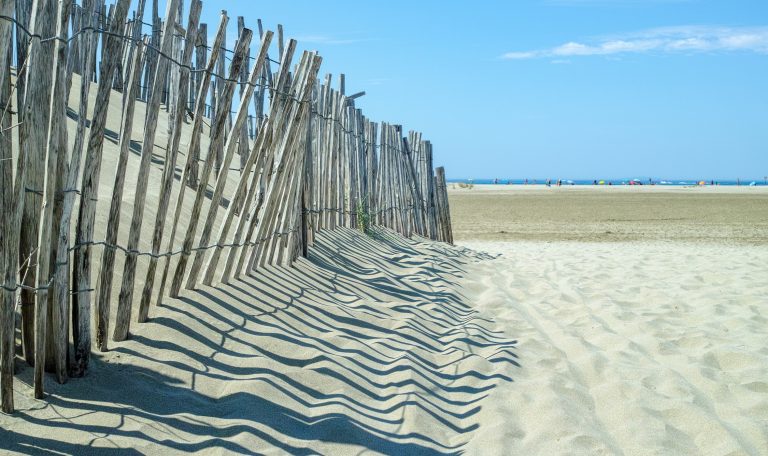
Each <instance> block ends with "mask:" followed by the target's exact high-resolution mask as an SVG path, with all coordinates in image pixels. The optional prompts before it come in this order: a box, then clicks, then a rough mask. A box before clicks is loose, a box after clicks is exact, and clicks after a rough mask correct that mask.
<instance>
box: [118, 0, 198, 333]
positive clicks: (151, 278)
mask: <svg viewBox="0 0 768 456" xmlns="http://www.w3.org/2000/svg"><path fill="white" fill-rule="evenodd" d="M202 8H203V3H202V2H201V1H200V0H192V4H191V5H190V11H189V25H188V26H187V37H186V45H185V47H184V55H183V58H182V63H183V64H184V65H186V66H189V65H190V63H191V62H192V51H193V50H194V44H195V35H197V24H198V22H199V20H200V12H201V10H202ZM188 86H189V69H187V68H184V67H182V71H181V74H180V75H179V87H178V93H179V94H182V93H186V92H187V89H188ZM175 108H176V117H175V123H174V125H173V133H172V134H171V138H170V139H169V141H168V148H167V151H166V154H165V169H164V170H163V177H162V181H161V182H162V184H161V188H160V201H159V202H158V205H157V213H156V217H155V228H154V230H153V234H152V256H151V257H150V258H149V267H148V268H147V278H146V279H145V280H144V289H143V291H142V294H141V302H140V303H139V317H138V321H139V322H144V321H146V320H147V317H148V315H149V301H150V299H151V298H152V288H153V287H154V283H155V270H156V269H157V261H158V257H157V255H158V254H159V253H160V247H161V246H162V242H163V230H164V228H165V221H166V217H167V215H166V212H167V211H168V204H169V203H170V200H171V189H172V188H173V179H174V177H175V175H176V159H177V157H178V153H179V143H180V142H181V135H182V119H183V118H184V112H185V109H186V107H185V106H184V104H182V103H179V104H177V105H176V106H175ZM181 186H182V187H184V186H186V185H185V184H184V181H183V176H182V181H181ZM169 250H170V249H169ZM115 331H116V332H117V328H115Z"/></svg>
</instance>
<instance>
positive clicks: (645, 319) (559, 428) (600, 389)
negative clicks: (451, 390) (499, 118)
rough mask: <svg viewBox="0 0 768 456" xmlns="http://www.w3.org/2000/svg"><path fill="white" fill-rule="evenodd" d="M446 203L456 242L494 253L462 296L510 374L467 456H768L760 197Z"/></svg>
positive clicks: (513, 191)
mask: <svg viewBox="0 0 768 456" xmlns="http://www.w3.org/2000/svg"><path fill="white" fill-rule="evenodd" d="M494 187H495V188H494ZM450 197H451V204H452V210H453V222H454V229H455V231H456V233H457V234H456V236H457V243H458V244H460V245H463V246H467V247H469V248H471V249H474V250H477V251H484V252H488V253H489V254H492V255H494V256H497V258H496V259H494V260H491V261H484V262H481V263H479V264H477V265H475V266H474V268H473V269H472V271H471V272H470V274H469V275H470V277H471V278H470V279H469V280H468V281H467V283H466V294H467V295H468V297H469V299H470V300H471V301H472V302H474V303H475V304H476V305H477V308H478V309H479V310H480V311H481V312H482V313H484V314H486V315H491V316H493V318H494V319H495V321H496V323H497V324H499V325H500V326H501V327H503V328H504V331H505V333H507V334H510V335H513V336H514V337H515V338H516V339H517V340H518V346H517V355H518V357H519V358H518V360H519V362H520V368H519V369H518V370H517V371H516V372H515V373H514V374H513V376H514V380H515V381H514V382H513V383H505V384H503V385H502V386H501V387H500V388H498V389H496V390H495V391H494V392H493V393H492V395H491V397H490V398H489V399H490V400H489V401H488V405H487V406H485V407H484V409H483V411H481V413H480V415H481V420H482V421H483V422H485V423H487V425H486V426H481V427H480V429H479V430H478V432H477V435H476V436H475V437H474V438H473V440H472V441H471V443H470V445H469V446H468V448H467V450H468V453H471V454H637V455H645V454H707V455H725V454H733V455H735V454H745V455H762V454H768V347H767V346H766V343H765V341H766V340H768V242H767V240H768V235H767V233H768V192H766V189H763V188H760V189H755V188H744V187H741V188H726V187H719V188H672V189H670V188H661V187H645V188H634V187H632V188H630V187H625V188H616V187H614V188H588V187H586V188H585V187H581V188H579V187H575V188H566V187H563V188H554V189H547V188H546V187H522V186H514V187H496V186H485V187H478V186H476V187H475V188H474V189H471V190H458V189H456V190H454V191H453V192H452V193H451V194H450ZM500 449H503V451H500ZM489 451H490V452H489Z"/></svg>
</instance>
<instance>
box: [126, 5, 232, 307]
mask: <svg viewBox="0 0 768 456" xmlns="http://www.w3.org/2000/svg"><path fill="white" fill-rule="evenodd" d="M228 20H229V18H227V15H226V14H224V13H222V15H221V21H220V22H219V31H218V32H217V33H216V38H215V39H214V46H213V48H212V50H211V56H210V59H209V61H208V66H207V67H205V71H204V72H202V73H199V74H201V75H202V79H201V81H200V86H199V87H198V89H197V99H198V100H201V102H198V103H197V104H196V105H195V114H194V118H193V122H192V133H191V135H190V136H191V138H190V142H189V147H188V149H187V150H190V151H192V150H197V151H198V156H199V152H200V135H201V133H202V130H203V120H204V115H205V109H206V106H205V96H206V94H207V93H208V89H209V87H210V85H211V79H212V75H213V69H214V68H215V66H216V62H217V61H218V57H219V52H221V43H223V42H224V36H225V34H226V33H227V21H228ZM202 33H203V29H202V27H201V29H200V30H199V32H198V36H200V34H202ZM198 51H199V49H198ZM208 158H210V157H208ZM196 170H197V158H195V157H193V156H192V155H191V152H190V156H188V158H187V164H186V166H185V167H184V172H183V173H182V175H181V183H182V184H184V183H186V182H189V180H190V179H188V177H191V175H192V174H193V173H194V174H195V179H197V171H196ZM206 184H207V183H206ZM190 186H191V187H192V188H196V186H192V185H190ZM186 190H187V185H181V186H180V187H179V196H178V197H177V199H176V210H175V211H174V215H173V225H172V226H171V235H170V237H169V239H168V251H171V250H172V249H173V244H174V242H175V240H176V230H177V228H178V226H179V219H180V218H181V211H182V208H183V207H184V195H185V193H186ZM170 265H171V258H170V257H169V256H166V257H165V263H164V265H163V275H162V278H161V279H160V289H159V290H158V292H157V303H158V304H159V303H160V302H161V301H162V299H163V295H164V293H165V284H166V281H167V279H168V270H169V268H170ZM141 315H142V312H141V311H140V312H139V316H140V317H141Z"/></svg>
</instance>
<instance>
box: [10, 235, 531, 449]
mask: <svg viewBox="0 0 768 456" xmlns="http://www.w3.org/2000/svg"><path fill="white" fill-rule="evenodd" d="M374 238H375V239H374ZM374 238H371V237H368V236H364V235H361V234H360V233H358V232H356V231H351V230H346V229H342V230H337V231H334V232H330V233H323V234H322V235H321V236H320V237H319V239H318V240H317V242H316V244H315V246H314V247H313V248H312V249H311V250H310V255H309V258H307V259H301V260H299V261H298V262H297V263H296V264H295V265H294V266H293V267H291V268H266V269H264V270H261V271H260V272H259V273H258V274H255V275H253V276H251V277H243V278H241V279H240V280H236V281H233V282H232V283H231V284H230V285H222V286H218V287H213V288H208V287H206V288H202V289H199V290H196V291H186V292H185V293H184V296H182V297H181V298H180V299H178V300H170V299H169V300H167V301H166V302H164V303H163V305H161V306H159V307H158V308H155V309H153V318H152V320H151V321H150V322H149V323H147V324H145V325H138V326H137V327H136V328H135V332H134V333H133V334H132V337H131V339H130V340H129V341H126V342H123V343H120V344H114V346H113V350H112V351H111V352H110V353H108V354H106V355H102V356H98V357H96V359H94V361H93V363H92V364H93V366H92V369H91V371H90V373H89V375H88V376H87V377H86V378H85V379H81V380H73V381H71V382H69V383H68V384H66V385H55V382H53V381H52V379H51V380H49V382H48V384H50V385H51V390H52V391H51V392H52V394H51V395H50V397H49V398H48V399H47V402H45V403H44V402H37V403H36V407H33V408H28V409H26V410H23V409H22V410H20V411H19V412H18V414H17V417H18V418H20V419H21V420H23V421H24V426H33V427H34V426H38V427H39V429H53V430H55V431H56V432H58V433H61V432H62V431H64V432H65V434H64V435H67V436H71V440H66V439H65V440H62V439H59V438H55V439H54V438H52V437H50V436H47V435H44V434H38V435H29V433H27V432H23V431H22V430H23V429H25V428H24V426H21V425H19V426H15V427H11V428H10V429H6V430H0V437H1V438H0V448H3V449H6V450H14V451H20V452H24V453H39V454H53V453H67V454H84V451H87V454H113V453H117V452H119V453H120V454H125V453H130V452H131V451H134V452H137V453H139V452H153V453H154V452H158V451H161V449H170V450H171V451H174V450H175V451H181V452H195V451H201V452H205V453H208V452H209V451H212V450H213V451H216V452H224V453H228V452H232V453H237V454H258V453H262V452H264V451H267V450H269V449H270V448H273V449H275V448H276V449H278V450H282V451H284V452H287V453H291V454H299V455H301V454H318V453H325V454H327V453H334V454H337V453H339V452H340V451H341V452H344V453H361V452H365V451H374V452H379V453H385V454H460V453H461V452H462V447H463V446H464V444H465V443H466V442H467V441H468V440H469V439H470V438H471V436H472V433H473V431H475V430H476V429H478V427H479V426H480V425H481V423H480V422H479V421H478V417H477V414H478V412H479V411H480V409H481V407H482V402H483V399H484V398H486V397H487V396H488V394H489V392H490V391H491V390H492V389H493V388H495V387H496V386H497V385H498V384H499V382H508V381H512V378H511V377H510V372H513V371H514V368H515V367H516V366H519V364H518V363H517V356H516V355H515V353H514V348H515V344H516V341H515V340H511V339H509V338H507V337H505V336H504V335H503V334H502V333H501V332H499V331H497V330H495V329H494V324H493V322H492V321H491V320H489V319H488V318H485V317H483V316H481V315H479V314H477V312H476V311H475V310H473V307H472V306H471V304H470V303H468V302H467V301H468V299H467V297H466V296H463V295H462V293H461V291H460V289H459V287H457V286H456V285H455V284H456V283H457V281H459V280H461V279H462V278H463V277H464V276H465V273H466V269H467V266H468V264H470V263H473V262H477V261H482V260H485V259H488V258H489V257H488V256H486V255H483V254H479V253H476V252H472V251H469V250H465V249H460V248H456V247H451V246H447V245H442V244H437V243H433V242H430V241H425V240H408V239H402V238H400V237H398V236H396V235H393V234H392V233H389V232H387V231H385V230H379V231H377V232H376V234H375V236H374ZM18 367H19V370H20V378H21V379H22V381H27V380H29V378H28V377H30V376H31V369H29V368H23V367H22V366H21V365H19V366H18ZM59 435H60V434H59ZM68 442H69V443H68ZM83 445H88V446H89V448H87V450H84V448H83Z"/></svg>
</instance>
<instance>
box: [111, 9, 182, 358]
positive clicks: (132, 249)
mask: <svg viewBox="0 0 768 456" xmlns="http://www.w3.org/2000/svg"><path fill="white" fill-rule="evenodd" d="M179 1H180V0H169V1H168V4H167V5H166V10H165V24H164V27H163V37H162V44H161V45H160V52H161V53H162V54H163V55H161V56H160V59H159V60H158V62H157V68H155V76H154V77H155V79H154V82H153V86H154V90H153V91H152V94H151V95H150V98H149V102H148V103H147V108H146V109H147V117H146V119H145V122H144V140H143V141H142V146H141V162H140V163H139V175H138V178H137V181H136V187H135V192H136V193H135V197H134V200H133V217H132V219H131V228H130V231H129V233H128V244H127V245H126V249H127V250H128V253H127V254H126V257H125V265H124V266H123V279H122V284H121V286H120V295H119V298H118V302H117V312H118V314H122V315H123V317H125V315H126V314H127V315H128V316H129V318H128V319H122V320H121V322H125V323H126V324H130V314H131V307H132V302H133V288H134V279H135V276H136V262H137V259H138V255H137V251H136V250H137V248H138V246H139V237H140V236H141V225H142V223H143V221H144V203H145V201H146V197H147V184H148V181H149V173H150V168H149V167H150V164H151V163H152V151H153V150H154V148H155V134H156V133H157V127H158V121H157V116H158V113H159V111H160V103H161V101H162V98H163V90H162V88H163V87H164V86H165V79H166V78H167V77H168V66H169V65H170V63H171V62H170V60H169V59H168V57H167V56H168V55H170V53H171V48H172V47H173V40H174V36H173V35H174V29H175V27H176V14H177V13H178V6H179ZM102 312H105V313H104V316H105V318H103V319H102V318H99V324H100V325H102V326H101V329H102V331H100V332H99V334H100V336H101V338H100V339H99V348H100V349H101V350H102V351H105V350H107V334H106V331H107V329H108V326H109V320H108V317H109V308H108V307H107V308H104V309H102ZM99 315H101V312H100V313H99ZM97 327H98V324H97ZM116 330H117V328H116ZM127 331H128V328H127V327H126V328H125V334H126V335H127ZM115 335H116V336H121V335H122V328H121V334H115ZM116 339H117V340H121V339H120V338H119V337H116Z"/></svg>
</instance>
